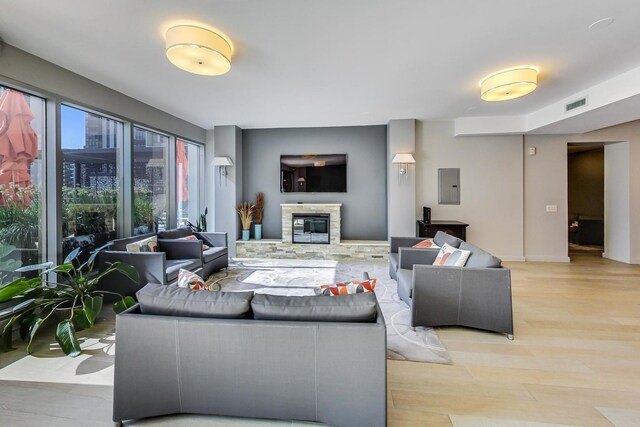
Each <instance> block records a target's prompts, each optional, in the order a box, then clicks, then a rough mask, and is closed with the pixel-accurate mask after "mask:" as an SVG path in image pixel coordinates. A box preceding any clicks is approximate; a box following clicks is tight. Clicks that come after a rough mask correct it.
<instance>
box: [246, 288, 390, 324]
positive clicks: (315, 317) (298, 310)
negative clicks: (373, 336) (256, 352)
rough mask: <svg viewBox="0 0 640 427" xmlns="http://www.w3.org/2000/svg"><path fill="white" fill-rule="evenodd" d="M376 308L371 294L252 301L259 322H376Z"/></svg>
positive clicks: (263, 296) (257, 298)
mask: <svg viewBox="0 0 640 427" xmlns="http://www.w3.org/2000/svg"><path fill="white" fill-rule="evenodd" d="M377 305H378V303H377V301H376V296H375V294H374V293H372V292H369V293H360V294H353V295H345V296H342V297H340V298H333V297H325V296H303V297H298V296H281V295H266V294H257V295H255V296H254V297H253V300H251V308H252V310H253V315H254V317H255V318H256V319H258V320H300V321H327V322H373V321H375V319H376V315H377Z"/></svg>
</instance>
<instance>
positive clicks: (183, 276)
mask: <svg viewBox="0 0 640 427" xmlns="http://www.w3.org/2000/svg"><path fill="white" fill-rule="evenodd" d="M178 287H179V288H189V289H192V290H194V291H208V290H209V287H208V286H207V283H206V282H205V281H204V280H202V277H200V276H198V275H197V274H196V273H194V272H192V271H189V270H185V269H184V268H181V269H180V271H179V272H178Z"/></svg>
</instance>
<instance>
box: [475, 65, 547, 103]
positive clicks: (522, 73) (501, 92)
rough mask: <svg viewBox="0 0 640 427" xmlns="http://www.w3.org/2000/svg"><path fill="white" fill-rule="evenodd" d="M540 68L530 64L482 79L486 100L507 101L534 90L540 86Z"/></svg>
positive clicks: (481, 90)
mask: <svg viewBox="0 0 640 427" xmlns="http://www.w3.org/2000/svg"><path fill="white" fill-rule="evenodd" d="M538 72H539V70H538V68H537V67H532V66H529V65H525V66H520V67H513V68H508V69H506V70H500V71H497V72H495V73H493V74H489V75H488V76H486V77H485V78H483V79H482V80H480V97H481V98H482V99H483V100H484V101H506V100H508V99H514V98H519V97H521V96H524V95H526V94H528V93H531V92H533V91H534V90H536V87H538Z"/></svg>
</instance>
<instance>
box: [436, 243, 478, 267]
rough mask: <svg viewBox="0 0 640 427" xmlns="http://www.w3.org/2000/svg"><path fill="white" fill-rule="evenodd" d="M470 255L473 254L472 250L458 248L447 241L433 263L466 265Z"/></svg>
mask: <svg viewBox="0 0 640 427" xmlns="http://www.w3.org/2000/svg"><path fill="white" fill-rule="evenodd" d="M469 255H471V251H465V250H462V249H456V248H454V247H453V246H450V245H449V244H447V243H445V244H443V245H442V247H441V248H440V252H438V256H437V257H436V260H435V261H433V265H438V266H451V267H464V265H465V263H466V262H467V259H468V258H469Z"/></svg>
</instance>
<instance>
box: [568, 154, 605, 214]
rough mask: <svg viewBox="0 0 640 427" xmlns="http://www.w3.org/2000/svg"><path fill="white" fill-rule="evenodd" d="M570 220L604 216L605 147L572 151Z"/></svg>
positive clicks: (570, 155)
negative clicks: (579, 217) (581, 217)
mask: <svg viewBox="0 0 640 427" xmlns="http://www.w3.org/2000/svg"><path fill="white" fill-rule="evenodd" d="M568 162H569V164H568V174H569V181H568V184H569V220H575V219H577V217H578V216H583V217H585V216H589V217H594V218H601V219H602V218H604V147H600V148H598V149H594V150H588V151H580V152H577V153H570V154H569V157H568Z"/></svg>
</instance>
